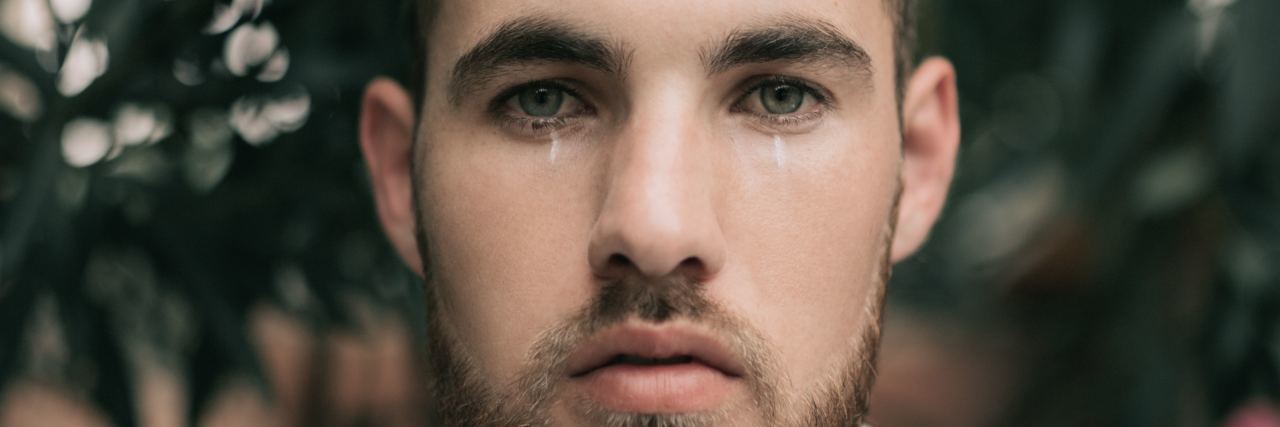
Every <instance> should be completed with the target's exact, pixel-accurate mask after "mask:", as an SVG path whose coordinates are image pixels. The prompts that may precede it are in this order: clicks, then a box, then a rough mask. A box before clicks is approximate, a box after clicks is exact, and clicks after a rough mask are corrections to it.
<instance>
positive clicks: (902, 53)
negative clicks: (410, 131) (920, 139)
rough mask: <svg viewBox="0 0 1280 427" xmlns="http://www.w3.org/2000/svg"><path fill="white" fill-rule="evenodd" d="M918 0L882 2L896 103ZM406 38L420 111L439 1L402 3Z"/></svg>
mask: <svg viewBox="0 0 1280 427" xmlns="http://www.w3.org/2000/svg"><path fill="white" fill-rule="evenodd" d="M918 1H919V0H884V3H885V10H887V11H888V12H889V18H890V19H891V20H892V21H893V27H894V37H893V48H894V70H895V74H896V76H895V80H896V86H897V87H896V88H895V90H896V95H897V99H898V103H899V104H901V103H902V96H903V89H904V86H905V84H906V81H907V77H908V75H909V74H910V73H911V70H912V68H913V67H914V66H915V46H916V11H915V9H916V3H918ZM405 8H406V13H405V16H406V17H407V18H408V21H409V22H408V27H409V35H410V37H411V40H410V43H409V46H410V47H411V48H412V51H410V55H409V58H410V59H409V60H410V68H409V72H410V74H409V89H410V91H411V92H410V95H411V96H412V97H413V103H414V106H415V107H417V108H418V110H419V111H420V110H421V109H422V98H423V97H424V96H425V92H424V91H425V89H426V70H427V68H426V67H427V58H426V52H427V31H428V29H430V28H431V25H432V24H433V23H434V22H435V19H436V14H437V13H438V12H439V11H440V0H406V1H405Z"/></svg>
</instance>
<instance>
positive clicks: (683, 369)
mask: <svg viewBox="0 0 1280 427" xmlns="http://www.w3.org/2000/svg"><path fill="white" fill-rule="evenodd" d="M567 374H568V376H569V385H570V386H571V387H575V388H577V389H578V391H580V392H581V393H582V394H585V395H586V396H587V397H589V398H591V399H592V400H594V401H595V402H596V403H598V404H600V405H602V406H604V407H606V408H609V409H612V410H615V411H620V412H644V413H685V412H699V411H705V410H709V409H713V408H715V407H718V406H720V405H722V404H723V403H724V402H725V400H726V399H728V398H730V397H731V396H732V395H734V394H735V393H738V394H740V393H742V390H741V389H742V388H743V385H742V383H743V381H742V380H743V375H744V369H743V366H742V363H741V361H740V360H739V358H738V357H737V356H736V355H734V354H733V353H731V352H729V351H728V350H727V347H725V346H724V345H723V344H722V343H721V342H720V341H719V340H717V339H715V337H714V336H712V335H710V334H708V333H705V332H703V331H700V330H698V329H696V328H690V327H680V326H663V327H658V326H653V325H637V324H627V325H623V326H620V327H616V328H612V329H609V330H606V331H605V332H604V333H602V334H600V335H598V336H597V337H595V338H593V339H591V340H590V341H588V342H587V343H586V344H585V345H583V346H582V347H580V348H579V349H577V351H575V352H574V353H573V354H571V355H570V358H569V363H568V370H567Z"/></svg>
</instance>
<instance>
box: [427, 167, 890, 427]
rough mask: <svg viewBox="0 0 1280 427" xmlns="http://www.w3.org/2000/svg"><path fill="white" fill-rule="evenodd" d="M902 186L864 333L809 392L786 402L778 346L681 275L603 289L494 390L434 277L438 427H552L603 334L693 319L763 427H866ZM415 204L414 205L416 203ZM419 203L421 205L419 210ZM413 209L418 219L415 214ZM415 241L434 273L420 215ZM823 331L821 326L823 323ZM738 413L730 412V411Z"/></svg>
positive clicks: (685, 419)
mask: <svg viewBox="0 0 1280 427" xmlns="http://www.w3.org/2000/svg"><path fill="white" fill-rule="evenodd" d="M901 188H902V187H901V185H899V187H898V194H895V196H894V202H893V205H892V208H891V209H890V215H889V219H888V221H887V222H886V224H885V227H884V228H883V232H882V236H881V239H880V240H881V241H880V242H876V244H877V246H879V248H878V249H879V257H878V258H879V263H878V264H877V265H876V266H875V268H874V272H873V274H872V275H871V277H870V278H869V279H870V281H871V282H872V283H870V285H871V286H870V289H869V292H868V295H867V297H866V298H865V300H864V301H863V302H862V303H861V307H860V308H861V310H862V311H863V314H864V316H863V323H864V325H863V327H862V330H861V332H860V333H859V334H857V336H855V337H851V339H850V340H849V341H848V342H849V344H848V345H847V346H845V351H846V354H845V356H844V357H843V358H842V359H841V360H842V363H841V364H840V366H837V367H834V368H833V370H832V371H831V375H828V376H826V377H825V378H823V379H822V380H821V381H819V383H818V384H816V385H815V386H814V387H813V389H812V390H810V391H808V392H803V393H798V394H799V395H784V394H783V393H782V392H781V385H783V384H790V383H791V382H790V379H789V378H787V376H786V374H785V371H783V370H781V369H780V367H779V366H778V365H777V362H776V358H775V357H774V352H773V350H772V347H771V346H769V345H768V342H767V341H766V340H765V339H764V338H763V337H762V335H761V334H760V333H759V332H758V331H757V330H756V329H755V328H752V327H751V326H750V324H749V323H747V322H745V321H743V320H742V319H740V318H738V317H736V316H734V315H733V314H732V313H730V312H728V311H726V310H724V309H723V308H722V307H721V306H719V305H718V304H716V303H715V302H714V301H712V300H711V299H709V298H708V297H707V296H706V295H705V293H704V286H702V284H700V283H697V282H694V281H691V280H688V279H686V278H684V277H683V276H671V277H666V278H662V279H656V280H655V279H648V278H643V277H639V276H628V277H625V278H623V279H621V280H616V281H612V282H609V283H605V284H604V286H603V287H602V288H601V292H599V293H598V294H597V295H596V296H595V298H594V299H593V300H592V301H591V302H590V303H589V304H588V305H587V306H586V307H584V308H583V309H582V310H580V311H579V312H578V313H577V314H575V315H574V316H572V317H571V318H569V319H567V320H565V321H563V322H561V323H560V324H558V325H556V326H555V327H553V328H551V329H549V330H547V331H546V332H544V333H542V334H541V335H540V336H539V337H538V338H537V340H536V341H535V343H534V345H533V347H532V349H531V351H530V353H529V356H528V360H527V361H526V363H525V366H524V368H523V369H522V371H521V372H520V373H519V374H518V375H517V378H516V379H515V380H514V382H513V383H510V384H506V385H505V387H502V388H496V387H494V386H492V385H491V384H490V382H489V381H486V380H485V378H484V376H483V375H482V374H481V371H480V369H479V368H478V367H477V365H476V363H475V362H474V360H473V359H472V358H471V357H469V356H468V355H467V354H465V353H464V352H463V351H462V349H463V348H464V347H463V346H462V345H461V340H460V339H459V338H458V336H457V334H456V333H455V332H454V331H455V329H454V328H453V327H451V325H449V323H448V319H447V318H445V317H444V316H442V314H441V313H442V311H441V306H442V305H443V304H442V302H441V301H440V300H439V298H438V296H437V294H436V292H435V289H436V287H437V286H439V283H437V282H435V281H434V280H432V279H431V276H430V273H428V279H427V284H426V286H425V289H424V297H425V299H426V304H427V310H426V315H427V362H428V365H427V369H428V374H429V378H427V380H428V384H429V388H430V390H431V395H432V401H431V403H432V407H431V408H430V412H431V414H432V419H433V420H434V421H435V422H434V423H433V425H443V426H550V425H552V421H551V419H550V410H551V406H552V405H553V404H555V403H557V402H558V400H557V399H556V398H557V396H559V395H560V394H559V393H557V391H558V389H559V387H560V385H561V383H562V381H563V380H564V379H565V378H566V366H565V365H566V362H567V360H568V358H569V355H570V353H571V352H572V351H573V350H574V349H576V348H578V347H579V346H580V345H581V344H582V343H583V342H584V341H586V340H588V339H590V338H591V337H592V336H594V335H595V334H596V333H597V332H599V331H602V330H604V329H607V328H609V327H612V326H616V325H618V324H620V323H622V322H625V321H627V320H630V319H639V320H641V321H645V322H649V323H653V324H661V323H663V322H668V321H673V320H687V321H689V322H691V323H697V324H701V325H704V326H707V327H708V329H710V330H711V331H712V332H713V333H715V334H716V335H717V336H718V337H719V338H720V339H721V340H722V341H723V342H725V343H727V344H728V347H729V351H731V352H732V353H733V355H734V357H736V359H737V360H740V361H742V362H743V365H744V368H745V369H744V371H745V373H744V375H743V376H742V380H744V381H745V384H746V386H747V390H748V391H749V393H750V395H751V396H750V397H751V399H750V400H749V402H751V403H752V404H753V405H754V407H753V408H741V409H744V410H751V411H755V412H756V414H757V415H758V416H759V417H760V419H761V421H762V425H787V426H856V425H862V423H863V420H864V418H865V417H866V414H867V410H868V398H869V395H870V391H871V388H872V386H873V385H874V383H875V374H876V372H875V365H876V359H877V354H878V350H879V347H880V345H879V343H880V332H881V325H882V322H883V317H882V315H883V312H884V301H885V298H884V295H885V286H886V284H887V283H888V281H889V277H890V275H891V271H892V268H891V267H892V263H891V259H890V254H891V246H892V241H893V236H894V229H895V226H896V222H897V221H896V220H897V216H898V215H897V214H898V201H899V196H900V195H901ZM415 199H416V198H415ZM416 201H417V200H415V202H416ZM416 208H417V206H416V203H415V211H417V209H416ZM415 217H416V218H418V219H419V223H418V224H417V225H418V242H419V248H420V254H422V261H423V264H422V265H424V266H428V265H431V264H430V263H429V261H430V260H429V259H428V256H427V254H428V252H427V251H426V249H427V244H426V241H427V240H426V238H427V235H426V233H425V230H424V227H423V224H422V222H421V221H422V220H421V218H422V216H421V215H420V214H418V215H415ZM817 326H819V327H820V325H817ZM566 403H569V404H572V405H576V406H575V408H577V409H579V410H580V411H579V412H580V413H582V414H585V416H586V420H584V421H587V422H588V423H589V424H590V425H599V426H608V427H630V426H635V427H703V426H714V425H719V424H725V423H726V422H727V421H728V417H729V416H730V415H731V414H736V413H738V412H741V411H736V410H733V409H738V408H722V409H720V410H717V411H713V412H706V413H691V414H665V413H664V414H645V413H621V412H615V411H610V410H608V409H606V408H603V407H600V406H598V405H596V404H594V403H592V402H590V401H587V400H585V399H584V400H580V401H576V402H566ZM731 410H733V411H731Z"/></svg>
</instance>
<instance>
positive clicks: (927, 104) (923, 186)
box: [892, 58, 960, 262]
mask: <svg viewBox="0 0 1280 427" xmlns="http://www.w3.org/2000/svg"><path fill="white" fill-rule="evenodd" d="M902 128H903V143H902V150H903V153H902V169H901V172H900V173H901V182H902V196H901V199H899V206H898V227H897V233H896V235H895V236H894V241H893V254H892V258H893V261H894V262H898V261H901V260H902V259H903V258H906V257H908V256H910V255H911V254H913V253H915V252H916V250H918V249H919V248H920V246H921V245H923V244H924V241H925V239H926V238H927V237H928V235H929V230H930V229H932V228H933V224H934V222H936V221H937V219H938V215H939V214H940V213H941V212H942V207H943V205H944V204H945V202H946V199H947V190H948V188H949V187H950V185H951V177H952V174H953V172H954V171H955V160H956V152H957V150H958V149H959V146H960V112H959V107H958V95H957V91H956V73H955V68H954V67H952V65H951V63H950V62H948V61H947V60H945V59H941V58H932V59H929V60H927V61H925V62H924V63H922V64H920V66H919V67H917V68H916V72H915V73H914V74H913V75H912V77H911V80H910V82H908V84H907V90H906V94H905V97H904V99H903V115H902Z"/></svg>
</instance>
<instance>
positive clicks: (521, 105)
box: [489, 80, 595, 137]
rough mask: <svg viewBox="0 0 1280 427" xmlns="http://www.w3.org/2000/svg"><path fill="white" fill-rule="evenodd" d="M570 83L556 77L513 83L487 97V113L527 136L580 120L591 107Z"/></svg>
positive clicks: (592, 112)
mask: <svg viewBox="0 0 1280 427" xmlns="http://www.w3.org/2000/svg"><path fill="white" fill-rule="evenodd" d="M571 85H573V83H571V82H562V81H559V80H541V81H535V82H530V83H525V84H521V85H517V86H515V87H512V88H510V89H507V90H504V91H502V92H501V93H500V94H499V95H498V96H497V97H495V98H493V100H492V101H490V104H489V114H490V115H491V116H492V117H493V119H494V121H495V122H496V123H497V124H498V125H500V126H502V127H505V128H508V129H509V130H511V131H513V132H515V133H516V134H517V135H522V136H528V137H537V136H541V135H544V134H546V133H548V132H551V131H555V130H558V129H562V128H565V127H568V126H571V125H575V124H580V123H581V119H584V118H586V117H587V116H590V115H592V114H594V113H595V110H594V109H593V108H591V106H590V105H588V104H587V103H586V102H585V101H583V100H582V97H580V96H578V93H577V92H576V91H574V90H573V88H572V86H571Z"/></svg>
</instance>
